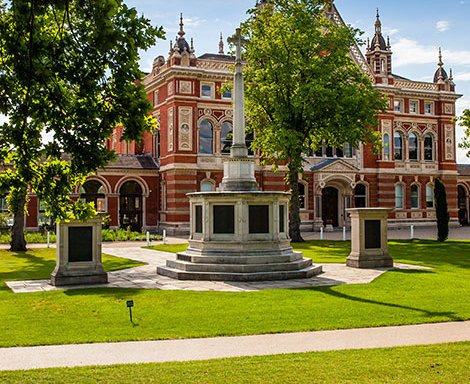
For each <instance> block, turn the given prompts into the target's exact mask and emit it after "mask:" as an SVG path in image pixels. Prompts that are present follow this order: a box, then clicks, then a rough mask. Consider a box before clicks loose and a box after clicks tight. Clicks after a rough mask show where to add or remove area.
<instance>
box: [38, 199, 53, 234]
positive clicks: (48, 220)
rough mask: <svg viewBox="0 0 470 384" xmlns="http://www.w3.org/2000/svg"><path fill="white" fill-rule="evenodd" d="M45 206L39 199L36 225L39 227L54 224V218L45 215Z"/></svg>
mask: <svg viewBox="0 0 470 384" xmlns="http://www.w3.org/2000/svg"><path fill="white" fill-rule="evenodd" d="M46 211H47V207H46V204H45V203H44V201H42V200H39V207H38V226H39V227H51V226H53V225H54V219H53V218H52V216H49V215H46Z"/></svg>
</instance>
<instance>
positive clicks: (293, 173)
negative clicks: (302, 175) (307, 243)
mask: <svg viewBox="0 0 470 384" xmlns="http://www.w3.org/2000/svg"><path fill="white" fill-rule="evenodd" d="M287 172H288V181H289V187H290V191H291V195H290V201H289V236H290V238H291V240H292V241H293V242H296V243H301V242H303V241H304V239H303V238H302V235H301V234H300V200H299V171H298V169H297V168H296V167H295V166H292V164H291V165H290V166H289V167H288V171H287Z"/></svg>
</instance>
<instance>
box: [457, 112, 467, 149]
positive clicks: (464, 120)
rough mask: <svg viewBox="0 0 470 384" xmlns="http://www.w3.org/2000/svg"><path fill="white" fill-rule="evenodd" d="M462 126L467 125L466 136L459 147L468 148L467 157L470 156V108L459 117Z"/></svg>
mask: <svg viewBox="0 0 470 384" xmlns="http://www.w3.org/2000/svg"><path fill="white" fill-rule="evenodd" d="M457 121H458V122H459V123H460V125H461V126H463V127H465V133H464V138H463V140H462V142H461V143H460V144H459V147H460V148H462V149H466V150H467V157H470V109H466V110H464V111H463V115H462V116H461V117H460V118H459V119H457Z"/></svg>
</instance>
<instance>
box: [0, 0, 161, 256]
mask: <svg viewBox="0 0 470 384" xmlns="http://www.w3.org/2000/svg"><path fill="white" fill-rule="evenodd" d="M160 37H163V31H162V29H161V28H155V27H152V26H151V25H150V22H149V20H147V19H145V18H144V17H143V16H139V15H138V14H137V11H136V10H135V9H133V8H129V7H127V6H126V5H125V4H124V3H123V1H122V0H55V1H54V0H41V1H39V0H12V1H8V2H7V1H1V2H0V113H1V114H3V115H5V116H7V120H8V121H7V122H6V123H3V124H1V125H0V162H1V163H2V164H4V168H3V171H2V172H1V174H0V189H1V190H7V191H8V201H9V207H10V210H11V212H12V213H13V214H14V225H13V229H12V242H11V250H14V251H21V250H25V249H26V243H25V239H24V234H23V228H24V221H25V209H26V208H25V207H26V203H27V198H28V192H32V193H36V194H37V196H38V199H41V200H42V201H44V202H45V204H46V206H47V207H48V210H49V213H51V214H52V215H53V216H54V217H55V218H56V219H57V220H69V219H73V218H79V219H83V218H86V217H89V216H90V215H92V214H94V213H95V212H94V209H93V207H92V206H90V205H86V204H84V203H81V202H80V201H75V202H74V201H72V199H71V198H70V196H69V195H70V193H71V192H72V191H73V188H74V186H75V185H76V184H77V183H79V182H82V181H83V180H84V178H85V177H86V175H88V174H89V173H91V172H93V171H95V170H96V169H97V168H99V167H103V166H105V165H106V164H107V163H108V162H109V161H110V160H111V159H112V158H113V156H114V154H113V153H112V152H111V151H109V150H108V149H107V148H106V146H105V139H106V138H108V137H109V136H110V135H111V133H112V131H113V128H114V127H115V126H116V125H118V124H122V125H123V126H124V127H125V132H124V136H123V138H124V139H126V140H138V139H139V138H140V137H141V135H142V133H143V131H144V130H150V129H152V128H153V127H154V120H153V119H152V118H150V117H149V115H148V112H149V110H150V108H151V106H150V104H149V102H148V101H147V98H146V94H145V91H144V88H143V86H142V85H141V84H140V83H139V79H140V78H141V77H142V73H141V72H140V70H139V67H138V59H139V50H140V49H147V48H148V47H150V46H151V45H153V44H154V42H155V39H156V38H160ZM44 136H45V137H48V138H49V140H48V141H47V142H44ZM64 155H67V157H68V158H67V159H65V158H64Z"/></svg>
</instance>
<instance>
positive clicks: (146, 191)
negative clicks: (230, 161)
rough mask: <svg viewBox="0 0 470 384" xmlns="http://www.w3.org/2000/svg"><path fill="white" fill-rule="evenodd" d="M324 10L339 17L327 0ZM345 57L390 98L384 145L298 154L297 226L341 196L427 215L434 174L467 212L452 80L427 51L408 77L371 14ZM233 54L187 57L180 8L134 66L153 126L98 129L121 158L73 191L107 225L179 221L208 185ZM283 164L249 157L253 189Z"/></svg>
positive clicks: (271, 184) (340, 217)
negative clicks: (142, 69)
mask: <svg viewBox="0 0 470 384" xmlns="http://www.w3.org/2000/svg"><path fill="white" fill-rule="evenodd" d="M330 16H331V17H332V18H333V20H335V21H336V22H338V23H343V21H342V19H341V16H340V15H339V13H338V11H337V9H336V7H335V6H334V5H333V6H331V9H330ZM351 57H352V58H353V59H354V60H355V61H356V63H357V64H358V65H360V66H361V67H362V68H363V70H364V71H365V72H366V73H367V74H368V75H369V76H370V78H371V80H372V81H373V83H374V84H375V86H376V88H377V89H378V90H379V91H380V92H381V93H382V94H383V95H385V96H386V97H388V98H389V100H390V103H389V108H388V109H387V111H386V112H385V113H383V114H381V115H380V116H379V120H380V126H379V127H378V128H377V129H378V130H379V131H380V132H381V134H382V139H383V144H384V145H383V149H382V152H381V153H380V154H378V155H375V154H373V153H372V152H371V151H370V149H369V148H368V147H367V146H366V145H361V146H360V147H359V148H351V146H349V145H348V144H345V145H344V147H342V148H331V147H329V146H328V145H326V144H325V145H324V146H323V148H321V149H319V150H317V151H316V153H315V154H313V155H312V156H310V157H308V158H307V162H306V163H305V172H304V174H303V176H302V179H301V180H300V185H299V186H300V194H301V206H302V209H301V218H302V226H303V228H304V229H305V230H312V229H318V228H320V227H321V226H326V225H331V226H333V227H342V226H348V225H349V220H348V217H347V215H346V209H347V208H350V207H360V206H369V207H379V206H380V207H389V208H393V212H392V213H391V214H390V222H391V223H394V222H395V223H412V222H413V223H414V222H432V221H434V220H435V209H434V198H433V183H434V180H435V179H436V178H441V179H442V181H443V182H444V183H445V185H446V189H447V197H448V206H449V212H450V216H451V220H452V221H454V222H457V220H458V219H459V218H460V220H461V221H462V222H465V220H467V221H468V212H469V192H470V169H469V167H468V166H457V164H456V142H455V123H454V120H453V119H454V117H455V102H456V100H457V99H458V98H459V97H460V95H458V94H457V93H456V92H455V85H454V83H453V80H452V74H451V73H450V74H447V72H446V71H445V69H444V65H443V63H442V57H441V55H440V53H439V55H438V54H437V52H436V59H438V63H437V70H436V73H435V76H434V81H433V82H429V83H427V82H417V81H412V80H409V79H406V78H403V77H400V76H398V75H396V74H394V73H393V71H392V70H393V56H392V51H391V46H390V42H389V41H386V40H385V38H384V37H383V35H382V26H381V22H380V18H379V15H377V19H376V22H375V35H374V36H372V37H371V39H370V41H369V42H368V46H367V50H366V54H365V56H364V55H363V54H362V53H361V52H360V50H359V49H358V48H357V47H354V49H353V50H352V51H351ZM232 63H233V58H232V57H231V56H228V55H225V54H224V44H223V40H222V37H221V39H220V43H219V51H218V53H217V54H204V55H202V56H199V57H196V55H195V49H194V47H193V41H192V39H191V40H190V42H188V41H187V40H186V37H185V32H184V25H183V20H182V18H181V22H180V31H179V33H178V36H177V39H176V41H175V42H174V43H170V51H169V54H168V57H167V58H166V59H165V58H164V57H162V56H159V57H157V58H156V59H155V61H154V63H153V69H152V72H151V73H150V74H148V75H147V76H146V77H145V78H144V85H145V87H146V89H147V93H148V97H149V100H150V101H151V102H152V103H153V106H154V109H153V115H154V117H155V118H157V119H158V121H159V127H160V128H159V131H158V132H155V133H154V134H146V135H145V137H144V140H143V141H142V143H138V144H136V143H131V144H126V143H122V142H120V141H119V138H120V128H119V127H118V128H117V129H116V132H115V134H114V135H113V137H111V138H110V139H109V141H108V145H109V147H110V148H112V149H114V150H115V151H116V152H117V153H118V154H120V156H119V160H118V161H117V162H116V163H114V164H111V165H110V166H109V167H107V168H106V169H105V170H103V171H99V172H98V173H97V175H95V176H92V177H90V178H89V181H87V183H85V185H84V186H82V187H81V188H80V189H78V190H77V193H76V196H77V197H81V198H84V199H87V200H88V201H95V203H96V205H97V207H98V208H99V209H100V210H101V211H103V212H107V213H108V214H109V215H110V220H111V221H110V225H111V226H112V227H126V226H128V225H130V226H131V227H132V228H134V229H136V230H141V229H143V230H146V229H149V230H157V229H163V228H165V229H167V231H168V232H169V233H184V232H187V230H188V224H189V223H188V222H189V202H188V199H187V198H186V194H187V193H188V192H194V191H202V190H214V189H215V188H217V186H218V185H219V183H220V182H221V179H222V171H223V161H224V158H226V157H227V155H228V153H229V150H228V147H229V145H230V132H231V129H232V107H231V94H230V91H227V90H226V89H225V88H224V84H225V83H227V82H228V81H230V80H231V78H232V72H231V69H230V66H231V64H232ZM283 176H284V175H283V173H282V169H281V172H277V173H274V172H273V171H272V169H271V168H270V167H266V166H260V165H258V166H257V168H256V178H257V181H258V184H259V186H260V188H261V189H262V190H284V189H285V188H286V186H285V185H284V182H283ZM39 208H40V207H39V206H38V203H37V201H36V200H35V198H34V196H33V198H32V199H31V205H30V215H29V216H28V222H27V226H28V227H37V225H38V217H39V216H40V215H41V212H40V209H39Z"/></svg>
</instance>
